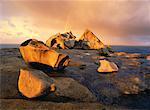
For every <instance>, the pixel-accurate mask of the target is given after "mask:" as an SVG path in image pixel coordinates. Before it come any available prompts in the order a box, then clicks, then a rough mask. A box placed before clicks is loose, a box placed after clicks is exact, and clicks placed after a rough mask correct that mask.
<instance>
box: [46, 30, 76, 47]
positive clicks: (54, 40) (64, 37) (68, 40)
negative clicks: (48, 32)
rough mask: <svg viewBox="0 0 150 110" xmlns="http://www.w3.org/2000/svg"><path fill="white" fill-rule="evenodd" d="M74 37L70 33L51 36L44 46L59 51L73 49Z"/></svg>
mask: <svg viewBox="0 0 150 110" xmlns="http://www.w3.org/2000/svg"><path fill="white" fill-rule="evenodd" d="M75 38H76V37H75V36H74V35H73V34H72V32H66V33H63V34H60V33H58V34H56V35H53V36H51V37H50V38H49V39H48V40H47V41H46V45H47V46H48V47H51V48H60V49H67V48H73V47H74V43H75Z"/></svg>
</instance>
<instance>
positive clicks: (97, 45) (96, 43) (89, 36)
mask: <svg viewBox="0 0 150 110" xmlns="http://www.w3.org/2000/svg"><path fill="white" fill-rule="evenodd" d="M80 41H84V42H82V43H85V42H86V45H88V47H89V49H101V48H105V46H104V44H103V43H102V42H101V41H100V40H99V39H98V38H97V37H96V36H95V35H94V34H93V33H92V32H91V31H90V30H86V31H85V32H84V33H83V35H82V36H81V37H80V38H79V42H80Z"/></svg>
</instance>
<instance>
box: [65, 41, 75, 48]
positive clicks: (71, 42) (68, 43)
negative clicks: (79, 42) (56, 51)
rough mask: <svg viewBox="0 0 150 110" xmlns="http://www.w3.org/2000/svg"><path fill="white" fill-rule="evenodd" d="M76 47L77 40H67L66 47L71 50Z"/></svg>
mask: <svg viewBox="0 0 150 110" xmlns="http://www.w3.org/2000/svg"><path fill="white" fill-rule="evenodd" d="M74 45H75V40H67V41H65V46H66V47H68V48H69V49H71V48H73V47H74Z"/></svg>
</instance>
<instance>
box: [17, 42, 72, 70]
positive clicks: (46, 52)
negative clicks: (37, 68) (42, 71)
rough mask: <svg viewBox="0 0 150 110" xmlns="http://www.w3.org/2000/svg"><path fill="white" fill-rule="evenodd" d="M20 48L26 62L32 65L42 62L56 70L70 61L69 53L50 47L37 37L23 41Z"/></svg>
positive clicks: (62, 67)
mask: <svg viewBox="0 0 150 110" xmlns="http://www.w3.org/2000/svg"><path fill="white" fill-rule="evenodd" d="M19 49H20V52H21V55H22V57H23V59H24V60H25V62H26V63H29V64H31V65H33V64H36V65H37V64H41V65H45V66H49V67H52V69H55V70H61V69H64V68H65V67H66V66H67V65H68V63H69V61H70V59H69V57H68V56H67V55H64V54H61V53H58V52H56V51H54V50H52V49H49V48H48V47H47V46H46V45H45V44H44V43H41V42H40V41H37V40H35V39H30V40H27V41H25V42H23V43H22V44H21V46H20V47H19Z"/></svg>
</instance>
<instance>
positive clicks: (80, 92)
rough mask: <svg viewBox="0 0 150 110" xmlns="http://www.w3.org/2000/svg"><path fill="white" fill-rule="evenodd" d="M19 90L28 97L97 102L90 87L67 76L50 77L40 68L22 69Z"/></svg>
mask: <svg viewBox="0 0 150 110" xmlns="http://www.w3.org/2000/svg"><path fill="white" fill-rule="evenodd" d="M18 88H19V91H20V92H21V93H22V94H23V95H24V96H26V97H27V98H36V97H41V96H44V97H42V98H45V99H47V100H54V101H61V100H63V101H65V100H67V99H68V100H72V101H84V102H96V97H95V96H94V95H93V94H92V92H90V91H89V89H88V88H86V87H85V86H83V85H81V84H80V83H78V82H77V81H76V80H74V79H72V78H67V77H49V76H48V75H46V74H45V73H43V72H42V71H40V70H35V69H29V68H28V69H21V70H20V75H19V80H18Z"/></svg>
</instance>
